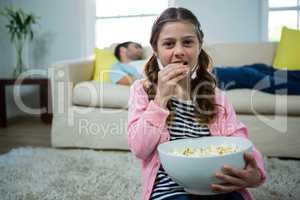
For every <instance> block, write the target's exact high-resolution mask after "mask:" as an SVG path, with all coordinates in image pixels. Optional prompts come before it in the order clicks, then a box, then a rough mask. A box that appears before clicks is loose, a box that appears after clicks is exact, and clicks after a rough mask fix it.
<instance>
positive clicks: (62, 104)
mask: <svg viewBox="0 0 300 200" xmlns="http://www.w3.org/2000/svg"><path fill="white" fill-rule="evenodd" d="M93 72H94V58H89V59H85V60H73V61H64V62H59V63H55V64H53V65H52V67H51V68H50V75H49V76H50V80H51V90H52V109H53V115H54V116H58V115H67V114H68V110H69V108H70V107H71V106H72V93H73V87H74V86H75V85H76V84H77V83H79V82H82V81H88V80H91V79H92V77H93Z"/></svg>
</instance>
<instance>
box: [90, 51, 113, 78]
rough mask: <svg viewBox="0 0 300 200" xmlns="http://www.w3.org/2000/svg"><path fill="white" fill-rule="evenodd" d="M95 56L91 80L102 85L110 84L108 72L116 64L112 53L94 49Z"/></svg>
mask: <svg viewBox="0 0 300 200" xmlns="http://www.w3.org/2000/svg"><path fill="white" fill-rule="evenodd" d="M95 54H96V59H95V70H94V77H93V79H94V80H95V81H100V82H102V83H111V80H110V78H109V72H110V70H111V68H112V65H113V64H114V63H115V62H117V59H116V57H115V56H114V54H113V52H112V51H109V50H105V49H98V48H96V49H95Z"/></svg>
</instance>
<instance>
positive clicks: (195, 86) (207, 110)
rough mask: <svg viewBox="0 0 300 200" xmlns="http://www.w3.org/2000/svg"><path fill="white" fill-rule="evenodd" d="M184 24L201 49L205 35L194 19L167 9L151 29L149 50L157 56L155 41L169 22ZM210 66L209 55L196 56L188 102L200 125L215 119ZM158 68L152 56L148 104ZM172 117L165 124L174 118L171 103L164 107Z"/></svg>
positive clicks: (181, 10)
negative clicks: (194, 72)
mask: <svg viewBox="0 0 300 200" xmlns="http://www.w3.org/2000/svg"><path fill="white" fill-rule="evenodd" d="M176 21H184V22H189V23H191V24H193V25H194V27H195V31H196V34H197V38H198V40H199V43H200V48H201V46H202V44H203V37H204V34H203V32H202V30H201V26H200V23H199V22H198V20H197V18H196V17H195V15H194V14H193V13H192V12H191V11H189V10H187V9H185V8H180V7H179V8H174V7H172V8H168V9H166V10H165V11H164V12H163V13H162V14H161V15H160V16H159V17H158V18H157V19H156V21H155V22H154V24H153V26H152V32H151V38H150V44H151V46H152V49H153V50H154V51H156V52H157V41H158V37H159V34H160V32H161V30H162V28H163V26H164V25H165V24H166V23H168V22H176ZM210 64H211V59H210V57H209V55H208V54H207V53H206V52H205V51H204V50H203V49H202V50H201V52H200V54H199V56H198V67H197V70H196V75H197V76H196V78H195V79H193V80H191V92H190V95H191V96H190V98H191V99H192V101H193V103H194V104H195V108H196V109H195V116H196V119H197V120H198V121H199V122H200V123H211V122H212V121H213V120H214V119H215V117H216V114H217V112H216V110H217V109H216V106H217V105H216V103H215V87H216V80H215V78H214V77H213V76H212V75H211V74H210V73H209V72H208V67H209V65H210ZM158 72H159V67H158V63H157V61H156V56H155V55H154V54H153V55H152V57H151V58H150V59H149V61H148V62H147V64H146V65H145V75H146V77H147V81H148V82H149V85H148V87H147V88H145V89H146V92H147V93H148V96H149V100H152V99H154V97H155V95H156V86H157V81H158ZM167 106H168V108H169V110H170V111H171V114H170V115H169V117H168V121H171V120H172V119H173V117H174V115H175V113H174V112H172V110H171V109H172V107H171V102H170V101H168V104H167Z"/></svg>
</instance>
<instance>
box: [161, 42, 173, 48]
mask: <svg viewBox="0 0 300 200" xmlns="http://www.w3.org/2000/svg"><path fill="white" fill-rule="evenodd" d="M172 45H173V43H172V42H165V43H163V46H166V47H171V46H172Z"/></svg>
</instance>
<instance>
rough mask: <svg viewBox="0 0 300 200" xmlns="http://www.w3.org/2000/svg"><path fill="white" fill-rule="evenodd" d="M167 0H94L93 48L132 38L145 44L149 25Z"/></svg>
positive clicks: (147, 41) (165, 4)
mask: <svg viewBox="0 0 300 200" xmlns="http://www.w3.org/2000/svg"><path fill="white" fill-rule="evenodd" d="M167 7H168V0H151V1H149V0H126V1H125V0H124V1H120V0H96V25H95V31H96V40H95V41H96V47H98V48H103V47H109V46H110V45H112V44H115V43H120V42H125V41H135V42H139V43H140V44H142V45H147V46H149V40H150V33H151V27H152V25H153V22H154V20H155V19H156V18H157V16H158V15H159V14H160V13H161V12H162V11H163V10H165V9H166V8H167Z"/></svg>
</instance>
